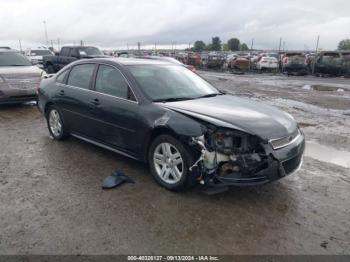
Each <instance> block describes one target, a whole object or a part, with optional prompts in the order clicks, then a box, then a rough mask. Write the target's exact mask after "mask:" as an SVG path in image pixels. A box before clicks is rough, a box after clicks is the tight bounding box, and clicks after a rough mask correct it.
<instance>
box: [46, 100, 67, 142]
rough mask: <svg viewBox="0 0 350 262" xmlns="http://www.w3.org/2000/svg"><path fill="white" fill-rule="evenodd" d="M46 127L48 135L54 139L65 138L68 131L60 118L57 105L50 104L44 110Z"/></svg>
mask: <svg viewBox="0 0 350 262" xmlns="http://www.w3.org/2000/svg"><path fill="white" fill-rule="evenodd" d="M46 120H47V127H48V129H49V132H50V135H51V136H52V137H53V138H54V139H56V140H63V139H65V138H67V136H68V133H67V131H66V128H65V126H64V122H63V120H62V115H61V113H60V111H59V110H58V108H57V107H55V106H53V105H52V106H50V107H49V108H48V110H47V112H46Z"/></svg>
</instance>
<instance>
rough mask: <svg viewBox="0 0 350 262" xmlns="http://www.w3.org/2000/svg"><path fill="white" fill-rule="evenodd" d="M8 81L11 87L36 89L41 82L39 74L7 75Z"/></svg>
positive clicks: (6, 79)
mask: <svg viewBox="0 0 350 262" xmlns="http://www.w3.org/2000/svg"><path fill="white" fill-rule="evenodd" d="M5 81H6V83H7V84H8V85H9V87H11V88H16V89H22V90H26V89H34V88H36V87H37V86H39V83H40V77H38V76H35V77H33V76H6V78H5Z"/></svg>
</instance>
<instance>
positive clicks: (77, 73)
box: [67, 64, 95, 89]
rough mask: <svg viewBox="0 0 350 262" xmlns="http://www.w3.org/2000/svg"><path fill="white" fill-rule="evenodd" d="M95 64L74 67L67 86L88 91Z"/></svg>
mask: <svg viewBox="0 0 350 262" xmlns="http://www.w3.org/2000/svg"><path fill="white" fill-rule="evenodd" d="M94 68H95V64H83V65H76V66H74V67H73V68H72V70H71V71H70V74H69V77H68V81H67V84H68V85H71V86H76V87H81V88H85V89H89V86H90V81H91V77H92V73H93V72H94Z"/></svg>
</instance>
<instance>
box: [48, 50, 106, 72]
mask: <svg viewBox="0 0 350 262" xmlns="http://www.w3.org/2000/svg"><path fill="white" fill-rule="evenodd" d="M98 57H108V56H106V55H104V54H103V52H102V51H101V50H99V49H98V48H97V47H93V46H64V47H62V48H61V51H60V52H59V53H57V54H55V55H54V56H44V57H43V64H44V69H45V71H46V72H48V73H49V74H54V73H56V72H58V71H59V70H61V69H62V68H63V67H64V66H66V65H68V64H69V63H71V62H74V61H76V60H79V59H87V58H98Z"/></svg>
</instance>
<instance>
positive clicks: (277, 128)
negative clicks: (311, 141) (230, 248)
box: [158, 95, 297, 140]
mask: <svg viewBox="0 0 350 262" xmlns="http://www.w3.org/2000/svg"><path fill="white" fill-rule="evenodd" d="M158 104H159V105H161V106H163V107H166V108H168V109H171V110H174V111H177V112H180V113H182V114H186V115H188V116H191V117H194V118H198V119H200V120H204V121H206V122H209V123H212V124H214V125H216V126H221V127H226V128H234V129H238V130H241V131H244V132H247V133H250V134H253V135H257V136H259V137H260V138H262V139H264V140H269V139H273V138H281V137H284V136H287V135H288V134H290V133H292V132H294V131H295V130H296V128H297V123H296V122H295V120H294V119H293V117H292V116H291V115H289V114H288V113H285V112H283V111H281V110H278V109H277V108H274V107H272V106H268V105H265V104H262V103H259V102H255V101H252V100H248V99H243V98H238V97H234V96H231V95H218V96H216V97H209V98H200V99H195V100H185V101H178V102H167V103H158Z"/></svg>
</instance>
